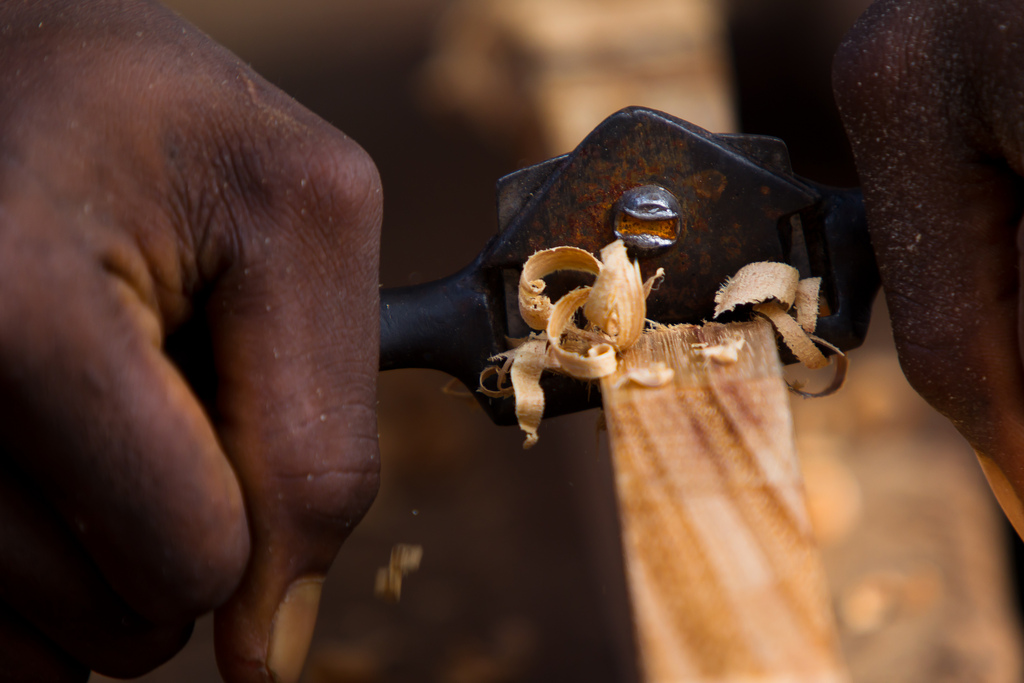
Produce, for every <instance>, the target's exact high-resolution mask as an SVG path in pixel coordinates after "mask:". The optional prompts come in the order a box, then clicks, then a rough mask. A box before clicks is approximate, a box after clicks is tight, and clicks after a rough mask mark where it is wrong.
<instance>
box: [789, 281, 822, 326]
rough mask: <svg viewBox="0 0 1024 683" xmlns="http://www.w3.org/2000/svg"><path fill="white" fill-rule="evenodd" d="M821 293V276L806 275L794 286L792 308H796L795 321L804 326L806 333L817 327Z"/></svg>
mask: <svg viewBox="0 0 1024 683" xmlns="http://www.w3.org/2000/svg"><path fill="white" fill-rule="evenodd" d="M820 293H821V278H820V277H808V278H804V279H803V280H801V281H800V282H799V283H798V284H797V286H796V300H795V301H794V302H793V308H794V309H795V310H796V321H797V322H798V323H800V327H802V328H804V332H806V333H807V334H814V330H815V329H816V328H817V327H818V298H819V296H820Z"/></svg>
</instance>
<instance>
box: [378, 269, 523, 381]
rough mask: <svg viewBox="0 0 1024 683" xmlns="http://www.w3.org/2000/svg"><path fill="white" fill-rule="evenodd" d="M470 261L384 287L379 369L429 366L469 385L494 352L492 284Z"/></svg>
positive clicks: (498, 336) (497, 333)
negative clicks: (420, 280) (437, 275)
mask: <svg viewBox="0 0 1024 683" xmlns="http://www.w3.org/2000/svg"><path fill="white" fill-rule="evenodd" d="M475 265H476V264H474V265H471V266H470V267H468V268H466V269H464V270H462V271H461V272H458V273H456V274H455V275H451V276H449V277H446V278H444V279H441V280H436V281H434V282H428V283H426V284H422V285H415V286H411V287H395V288H389V289H384V290H382V291H381V295H380V328H381V329H380V369H381V370H395V369H398V368H431V369H434V370H441V371H443V372H446V373H448V374H449V375H452V376H453V377H457V378H458V379H460V380H462V382H463V383H464V384H466V385H467V386H475V377H477V376H478V375H479V373H480V371H481V370H482V369H483V368H484V366H485V364H486V362H487V358H488V357H490V356H492V355H494V354H495V353H498V352H500V351H501V350H502V349H500V348H496V347H495V340H496V339H497V340H502V341H503V340H504V331H502V330H495V329H494V327H493V326H494V324H495V323H494V322H493V320H494V319H495V318H497V316H494V315H492V313H491V311H492V309H493V308H494V306H495V305H496V302H495V301H494V300H493V294H492V292H495V291H498V292H500V288H492V287H489V286H488V285H487V283H486V282H485V275H484V274H483V273H481V272H480V271H478V270H477V269H476V267H475Z"/></svg>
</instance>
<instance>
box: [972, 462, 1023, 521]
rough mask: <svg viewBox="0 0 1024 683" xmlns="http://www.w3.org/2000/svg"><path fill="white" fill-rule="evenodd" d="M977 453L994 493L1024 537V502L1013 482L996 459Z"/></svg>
mask: <svg viewBox="0 0 1024 683" xmlns="http://www.w3.org/2000/svg"><path fill="white" fill-rule="evenodd" d="M975 454H976V455H977V456H978V462H979V463H981V469H982V471H983V472H984V473H985V478H986V479H988V485H989V486H990V487H991V488H992V493H994V494H995V496H996V500H998V501H999V505H1000V506H1001V507H1002V508H1003V512H1004V513H1005V514H1006V517H1007V519H1009V520H1010V524H1012V525H1013V528H1014V529H1016V530H1017V534H1018V535H1019V536H1021V537H1022V538H1024V503H1021V500H1020V497H1019V496H1018V495H1017V492H1016V491H1015V490H1014V488H1013V484H1011V483H1010V480H1009V479H1007V478H1006V474H1005V473H1004V472H1003V469H1002V468H1001V467H1000V466H999V465H997V464H996V463H995V461H994V460H992V459H991V458H989V457H988V456H985V455H982V454H981V453H978V452H977V451H975Z"/></svg>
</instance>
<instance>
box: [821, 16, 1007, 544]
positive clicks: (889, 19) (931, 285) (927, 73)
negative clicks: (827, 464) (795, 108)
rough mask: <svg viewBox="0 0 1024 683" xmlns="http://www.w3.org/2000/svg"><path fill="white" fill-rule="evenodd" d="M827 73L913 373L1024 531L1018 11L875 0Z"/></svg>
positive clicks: (905, 362)
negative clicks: (962, 438) (968, 446)
mask: <svg viewBox="0 0 1024 683" xmlns="http://www.w3.org/2000/svg"><path fill="white" fill-rule="evenodd" d="M833 83H834V86H835V92H836V99H837V102H838V104H839V108H840V112H841V114H842V116H843V120H844V123H845V125H846V128H847V132H848V134H849V137H850V140H851V143H852V145H853V151H854V155H855V157H856V160H857V167H858V173H859V175H860V178H861V182H862V184H863V188H864V193H865V200H866V205H867V211H868V221H869V226H870V229H871V238H872V241H873V243H874V247H875V251H876V253H877V255H878V261H879V266H880V268H881V272H882V282H883V286H884V288H885V292H886V299H887V302H888V305H889V311H890V314H891V317H892V324H893V332H894V334H895V338H896V345H897V349H898V351H899V355H900V362H901V364H902V366H903V370H904V372H905V373H906V375H907V378H908V379H909V380H910V383H911V384H912V385H913V386H914V388H915V389H916V390H917V391H918V392H919V393H920V394H921V395H922V396H923V397H924V398H925V399H927V400H928V401H929V402H930V403H931V404H932V405H933V406H934V407H935V408H937V409H938V410H939V411H940V412H941V413H943V414H944V415H946V416H947V417H948V418H950V419H951V420H952V421H953V423H954V424H955V425H956V427H957V428H958V429H959V430H960V432H961V433H962V434H963V435H964V436H965V437H966V438H967V440H968V441H969V442H970V443H971V445H972V446H973V447H974V449H975V451H976V452H977V454H978V457H979V458H980V460H981V464H982V468H983V469H984V471H985V474H986V476H987V477H988V480H989V483H990V484H991V485H992V488H993V490H994V491H995V494H996V497H997V498H998V499H999V502H1000V503H1001V504H1002V506H1003V509H1004V510H1005V512H1006V513H1007V515H1008V517H1009V518H1010V520H1011V522H1013V524H1014V526H1015V527H1016V528H1017V531H1018V533H1022V532H1024V506H1022V504H1021V499H1022V495H1024V362H1022V358H1024V343H1022V339H1024V337H1022V323H1024V315H1022V310H1024V309H1022V305H1024V304H1022V302H1024V299H1022V281H1021V275H1020V267H1021V238H1022V232H1021V228H1022V226H1021V215H1022V210H1024V181H1022V177H1024V11H1022V6H1021V3H1020V2H1019V0H946V1H938V0H879V1H878V2H875V3H874V4H873V5H872V6H871V7H870V8H869V9H868V11H867V12H866V13H865V14H864V16H863V17H861V19H860V20H859V21H858V23H857V24H856V26H855V27H854V28H853V29H852V31H851V32H850V33H849V34H848V35H847V37H846V39H845V41H844V42H843V44H842V46H841V48H840V50H839V52H838V54H837V56H836V61H835V64H834V71H833Z"/></svg>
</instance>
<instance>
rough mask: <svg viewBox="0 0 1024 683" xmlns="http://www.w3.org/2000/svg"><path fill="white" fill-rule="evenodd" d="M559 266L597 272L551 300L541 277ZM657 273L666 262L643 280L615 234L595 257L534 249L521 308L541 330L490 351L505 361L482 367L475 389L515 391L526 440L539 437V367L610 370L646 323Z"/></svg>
mask: <svg viewBox="0 0 1024 683" xmlns="http://www.w3.org/2000/svg"><path fill="white" fill-rule="evenodd" d="M559 270H575V271H580V272H585V273H591V274H593V275H596V278H595V280H594V284H593V285H592V286H590V287H580V288H577V289H574V290H572V291H571V292H569V293H568V294H566V295H565V296H563V297H561V298H560V299H559V300H558V301H556V302H554V303H552V302H551V300H550V299H549V298H548V297H547V296H546V295H545V294H544V290H545V286H546V285H545V283H544V277H546V276H547V275H550V274H551V273H554V272H556V271H559ZM662 277H664V270H663V269H661V268H659V269H658V272H657V273H655V275H654V276H653V277H651V278H650V279H648V280H647V281H646V282H644V281H643V280H642V279H641V276H640V266H639V264H637V263H636V262H631V261H630V260H629V257H628V255H627V254H626V246H625V244H623V243H622V241H621V240H619V241H616V242H613V243H611V244H609V245H608V246H606V247H605V248H604V249H602V250H601V259H600V260H598V259H597V258H596V257H594V255H593V254H591V253H589V252H587V251H584V250H582V249H577V248H575V247H556V248H554V249H546V250H544V251H539V252H537V253H536V254H534V255H533V256H531V257H530V259H529V260H528V261H527V262H526V263H525V264H524V265H523V272H522V275H521V276H520V278H519V312H520V314H522V316H523V320H525V321H526V323H527V324H528V325H529V326H530V327H532V328H533V329H535V330H543V331H544V332H543V334H541V335H531V337H530V339H529V340H528V341H526V343H524V344H522V345H520V346H518V347H516V348H513V349H511V350H509V351H506V352H505V353H503V354H500V355H499V356H495V357H494V358H492V359H491V360H493V361H499V360H501V361H503V362H502V365H500V366H492V367H489V368H487V369H486V370H484V372H483V373H481V375H480V389H479V391H481V392H482V393H484V394H485V395H487V396H494V397H504V396H508V395H510V393H511V394H514V395H515V399H516V418H517V419H518V421H519V427H520V429H522V430H523V432H525V433H526V440H525V442H524V443H523V447H524V448H529V447H531V446H533V445H534V444H535V443H537V438H538V437H537V428H538V427H539V425H540V421H541V418H542V417H543V415H544V392H543V390H542V389H541V388H540V378H541V375H542V374H543V373H544V372H545V371H554V372H560V373H562V374H566V375H569V376H570V377H575V378H576V379H582V380H594V379H600V378H601V377H605V376H606V375H610V374H612V373H613V372H615V370H616V368H617V367H618V363H619V354H620V353H621V352H622V351H624V350H626V349H628V348H629V347H630V346H632V345H633V343H635V342H636V340H637V339H638V338H639V337H640V335H641V334H642V333H643V331H644V324H645V317H646V314H647V303H646V299H647V295H648V294H649V293H650V292H651V290H652V289H653V288H654V287H655V285H656V284H657V283H658V282H659V280H660V279H661V278H662ZM581 308H582V309H583V315H584V317H585V318H586V319H587V324H586V325H585V326H584V327H583V328H580V327H577V325H576V324H575V322H574V321H575V318H576V312H577V311H579V310H580V309H581ZM665 370H666V371H667V370H668V368H665ZM669 372H670V371H669ZM656 374H657V373H656ZM492 376H496V377H497V384H496V385H495V386H494V388H491V387H487V386H485V384H484V382H485V381H486V380H488V379H490V378H491V377H492ZM506 377H508V378H509V379H511V382H512V386H511V388H510V387H508V386H506V384H505V381H506ZM664 377H665V373H664V372H662V373H660V374H657V376H652V377H648V378H646V381H647V382H661V383H662V384H663V383H664V382H665V381H668V380H665V379H664ZM669 379H670V378H669ZM642 384H643V383H642ZM645 386H646V384H645ZM652 386H656V385H652Z"/></svg>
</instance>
